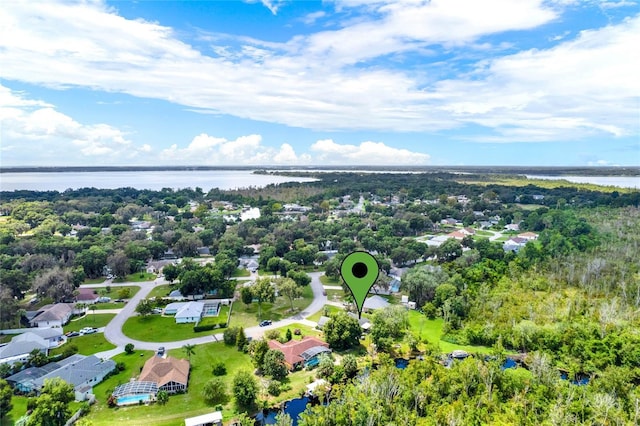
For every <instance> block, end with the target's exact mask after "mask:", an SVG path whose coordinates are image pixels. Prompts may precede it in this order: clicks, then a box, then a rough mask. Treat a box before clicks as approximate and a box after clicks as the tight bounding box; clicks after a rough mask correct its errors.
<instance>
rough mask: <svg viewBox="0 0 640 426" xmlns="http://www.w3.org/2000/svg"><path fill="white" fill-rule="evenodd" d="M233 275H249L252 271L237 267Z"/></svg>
mask: <svg viewBox="0 0 640 426" xmlns="http://www.w3.org/2000/svg"><path fill="white" fill-rule="evenodd" d="M231 276H232V277H249V276H251V272H249V270H248V269H239V268H236V270H235V271H234V273H233V274H232V275H231Z"/></svg>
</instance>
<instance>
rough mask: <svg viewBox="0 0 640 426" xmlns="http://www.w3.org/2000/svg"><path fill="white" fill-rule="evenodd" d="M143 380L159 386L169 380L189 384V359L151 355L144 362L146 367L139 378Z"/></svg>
mask: <svg viewBox="0 0 640 426" xmlns="http://www.w3.org/2000/svg"><path fill="white" fill-rule="evenodd" d="M138 380H139V381H141V382H155V383H156V384H157V385H158V387H160V386H163V385H166V384H167V383H169V382H176V383H180V384H183V385H185V386H186V385H187V382H188V380H189V361H187V360H186V359H176V358H172V357H170V356H168V357H167V358H161V357H159V356H154V357H151V359H150V360H149V361H147V362H145V363H144V368H143V369H142V372H141V373H140V377H139V378H138Z"/></svg>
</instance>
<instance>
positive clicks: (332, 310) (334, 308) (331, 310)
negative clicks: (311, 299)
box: [307, 305, 342, 322]
mask: <svg viewBox="0 0 640 426" xmlns="http://www.w3.org/2000/svg"><path fill="white" fill-rule="evenodd" d="M325 309H326V310H328V311H329V315H327V316H331V314H333V313H335V312H338V311H342V309H340V308H338V307H337V306H333V305H324V307H323V308H322V309H321V310H319V311H318V312H316V313H315V314H313V315H311V316H310V317H309V318H307V319H308V320H309V321H314V322H318V320H319V319H320V317H321V316H325V315H324V311H325Z"/></svg>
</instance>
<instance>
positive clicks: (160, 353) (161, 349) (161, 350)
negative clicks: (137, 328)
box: [158, 346, 164, 356]
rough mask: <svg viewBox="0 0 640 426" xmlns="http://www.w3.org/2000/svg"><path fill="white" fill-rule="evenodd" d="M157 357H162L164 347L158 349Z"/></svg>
mask: <svg viewBox="0 0 640 426" xmlns="http://www.w3.org/2000/svg"><path fill="white" fill-rule="evenodd" d="M158 355H160V356H162V355H164V346H160V347H159V348H158Z"/></svg>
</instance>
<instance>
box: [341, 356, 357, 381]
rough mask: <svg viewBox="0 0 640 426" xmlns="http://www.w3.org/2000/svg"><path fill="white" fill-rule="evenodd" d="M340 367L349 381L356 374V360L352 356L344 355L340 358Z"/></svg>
mask: <svg viewBox="0 0 640 426" xmlns="http://www.w3.org/2000/svg"><path fill="white" fill-rule="evenodd" d="M342 367H343V368H344V374H345V375H346V376H347V378H349V379H351V378H352V377H355V375H356V374H358V359H357V358H356V356H355V355H353V354H346V355H345V356H343V357H342Z"/></svg>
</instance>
